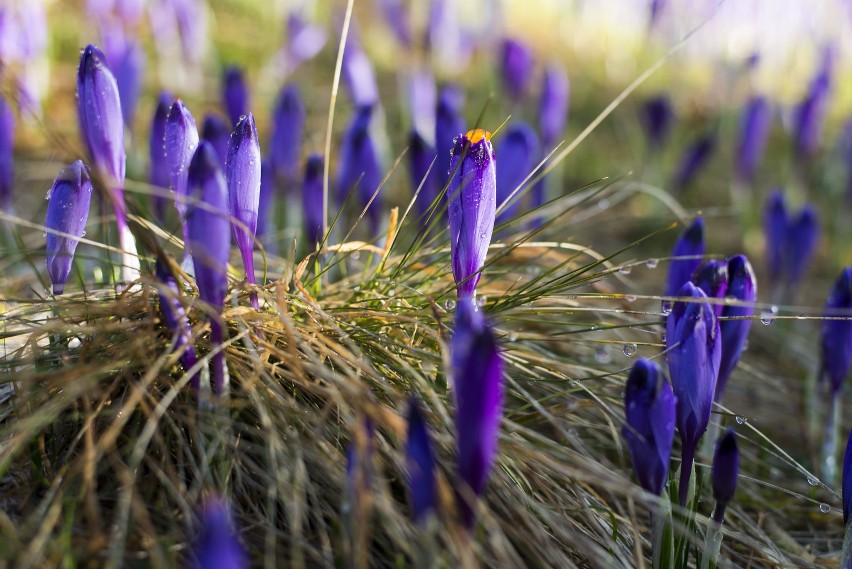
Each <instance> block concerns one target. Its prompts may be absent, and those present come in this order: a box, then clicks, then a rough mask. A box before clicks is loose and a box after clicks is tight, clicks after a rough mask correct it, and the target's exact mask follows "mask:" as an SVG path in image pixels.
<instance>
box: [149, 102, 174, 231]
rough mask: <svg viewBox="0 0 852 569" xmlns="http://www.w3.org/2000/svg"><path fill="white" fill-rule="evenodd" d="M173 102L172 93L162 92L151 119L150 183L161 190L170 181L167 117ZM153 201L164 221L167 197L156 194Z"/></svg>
mask: <svg viewBox="0 0 852 569" xmlns="http://www.w3.org/2000/svg"><path fill="white" fill-rule="evenodd" d="M171 104H172V99H171V95H169V94H168V93H160V96H159V98H158V99H157V108H156V109H155V110H154V118H153V119H152V120H151V138H150V140H149V141H148V160H149V163H148V183H149V184H151V185H152V186H154V187H155V188H159V189H161V190H166V189H168V188H169V182H170V177H169V173H170V172H169V162H168V159H167V158H166V119H167V117H168V116H169V107H170V106H171ZM152 201H153V204H154V217H156V218H157V220H158V221H160V222H162V221H163V220H164V219H165V215H166V198H165V197H164V196H157V195H155V196H154V197H153V198H152Z"/></svg>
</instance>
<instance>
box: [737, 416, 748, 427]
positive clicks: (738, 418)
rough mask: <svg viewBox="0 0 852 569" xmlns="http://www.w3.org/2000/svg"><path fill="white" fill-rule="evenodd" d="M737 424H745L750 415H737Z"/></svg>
mask: <svg viewBox="0 0 852 569" xmlns="http://www.w3.org/2000/svg"><path fill="white" fill-rule="evenodd" d="M736 421H737V425H744V424H745V422H746V421H748V417H740V416H739V415H737V417H736Z"/></svg>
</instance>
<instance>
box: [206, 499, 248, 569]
mask: <svg viewBox="0 0 852 569" xmlns="http://www.w3.org/2000/svg"><path fill="white" fill-rule="evenodd" d="M194 551H195V563H196V565H195V567H197V569H245V568H247V567H248V566H249V560H248V555H246V552H245V549H243V546H242V545H241V544H240V540H239V538H238V536H237V532H236V528H235V527H234V521H233V519H232V517H231V508H230V506H228V502H226V501H225V500H224V499H223V498H218V497H214V498H208V499H207V501H206V502H205V504H204V507H203V509H202V512H201V535H200V536H199V537H198V541H197V542H196V543H195V547H194Z"/></svg>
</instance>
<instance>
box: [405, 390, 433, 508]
mask: <svg viewBox="0 0 852 569" xmlns="http://www.w3.org/2000/svg"><path fill="white" fill-rule="evenodd" d="M405 471H406V474H407V476H408V495H409V496H410V498H411V513H412V518H413V519H414V522H415V523H417V524H421V523H423V522H424V521H425V520H426V518H427V516H428V515H429V514H430V513H431V512H433V511H434V510H435V508H436V507H437V504H438V488H437V485H436V481H435V452H434V450H433V449H432V439H431V437H430V436H429V427H428V425H427V423H426V420H425V419H424V418H423V413H422V411H421V410H420V405H419V404H418V403H417V400H416V399H414V398H411V399H410V400H409V403H408V438H407V440H406V444H405Z"/></svg>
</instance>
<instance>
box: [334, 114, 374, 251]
mask: <svg viewBox="0 0 852 569" xmlns="http://www.w3.org/2000/svg"><path fill="white" fill-rule="evenodd" d="M372 117H373V108H372V107H369V106H367V107H360V108H359V109H358V110H357V111H356V113H355V117H354V118H353V119H352V122H351V123H350V124H349V127H348V128H347V130H346V133H345V134H344V137H343V142H342V146H341V149H340V171H339V173H338V177H337V198H338V201H339V202H340V203H343V202H344V201H345V200H346V197H347V196H348V195H349V193H350V192H355V195H357V196H358V198H359V199H358V201H359V202H360V205H361V207H367V205H368V204H369V209H368V210H367V216H368V219H369V220H370V235H371V236H375V235H376V234H377V233H378V229H379V220H380V218H381V199H380V195H378V194H376V196H375V198H373V194H374V193H375V192H376V189H377V188H378V187H379V185H380V184H381V182H382V174H381V167H380V166H379V155H378V151H377V150H376V145H375V143H374V141H373V135H372V134H371V132H370V126H371V122H372ZM371 200H372V203H371Z"/></svg>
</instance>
